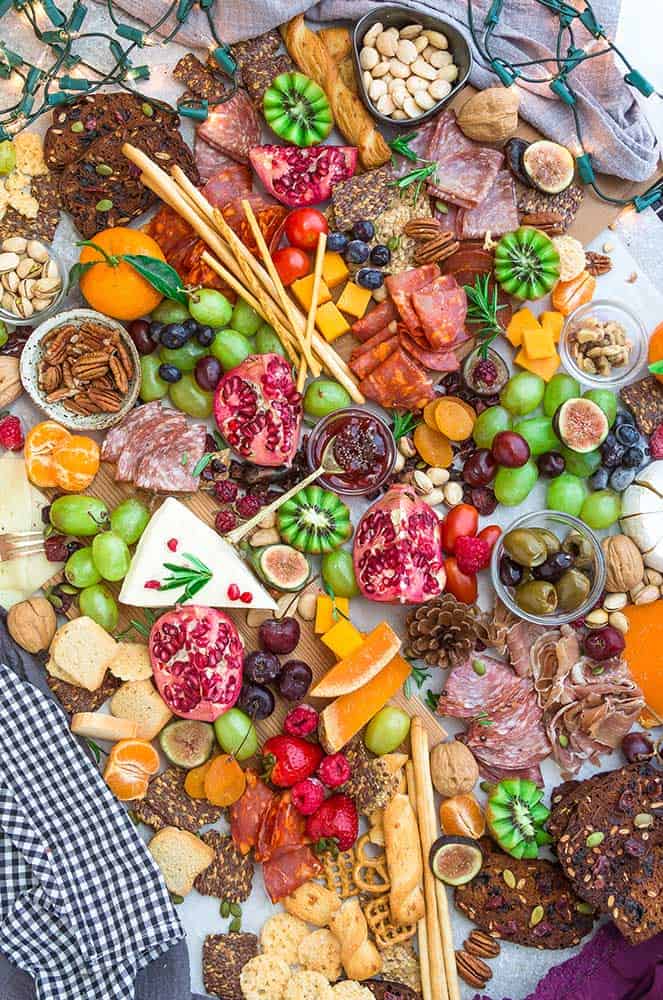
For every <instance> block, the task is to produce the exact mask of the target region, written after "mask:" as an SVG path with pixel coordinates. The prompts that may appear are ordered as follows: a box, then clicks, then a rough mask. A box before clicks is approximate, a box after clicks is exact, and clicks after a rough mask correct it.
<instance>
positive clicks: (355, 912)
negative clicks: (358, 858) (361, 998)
mask: <svg viewBox="0 0 663 1000" xmlns="http://www.w3.org/2000/svg"><path fill="white" fill-rule="evenodd" d="M329 928H330V930H331V931H332V933H333V934H335V935H336V937H337V938H338V940H339V944H340V945H341V962H342V963H343V968H344V969H345V974H346V976H347V977H348V979H372V978H373V976H377V975H379V974H380V972H381V971H382V958H381V956H380V952H379V951H378V950H377V948H376V947H375V945H374V944H373V942H372V941H371V940H370V939H369V937H368V925H367V923H366V917H365V916H364V914H363V913H362V909H361V906H360V905H359V900H358V899H357V897H356V896H352V897H351V898H350V899H346V900H345V902H344V903H343V905H342V906H341V909H340V910H337V911H336V913H335V914H334V915H333V917H332V918H331V920H330V921H329Z"/></svg>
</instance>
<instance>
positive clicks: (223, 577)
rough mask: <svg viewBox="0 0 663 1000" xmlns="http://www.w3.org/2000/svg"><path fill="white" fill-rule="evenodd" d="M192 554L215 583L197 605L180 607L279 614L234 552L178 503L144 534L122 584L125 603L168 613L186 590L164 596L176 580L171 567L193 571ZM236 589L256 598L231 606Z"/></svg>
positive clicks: (170, 502) (166, 506)
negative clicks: (167, 584)
mask: <svg viewBox="0 0 663 1000" xmlns="http://www.w3.org/2000/svg"><path fill="white" fill-rule="evenodd" d="M187 554H188V555H192V556H194V557H196V558H197V559H199V560H200V561H201V562H202V563H204V564H205V566H206V567H207V568H208V569H209V570H210V572H211V573H212V577H211V579H210V580H209V581H208V582H207V583H205V585H204V586H203V587H202V588H201V589H200V590H199V591H198V592H197V593H196V594H195V596H194V597H193V598H192V599H190V600H187V601H184V602H180V603H184V604H203V605H207V606H208V607H211V608H243V609H245V610H246V609H247V608H261V609H264V610H268V611H273V610H274V609H275V608H276V604H275V602H274V601H273V600H272V598H271V597H270V596H269V594H268V593H267V591H266V590H265V588H264V587H263V586H262V584H261V583H259V582H258V580H257V578H256V577H255V575H254V574H253V573H252V571H251V570H250V569H249V567H248V566H247V565H246V563H245V562H244V561H243V560H242V559H240V557H239V556H238V555H237V553H236V552H235V550H234V549H233V547H232V546H231V545H229V544H228V542H225V541H224V540H223V538H221V537H220V535H218V534H217V533H216V531H214V530H213V529H212V528H210V527H208V526H207V525H206V524H205V523H204V522H203V521H201V520H200V518H199V517H197V516H196V515H195V514H194V513H192V511H190V510H189V508H188V507H185V506H184V504H183V503H180V501H179V500H175V499H174V498H173V497H168V499H167V500H165V501H164V503H163V504H162V505H161V507H160V508H159V510H158V511H157V512H156V513H155V514H153V515H152V518H151V519H150V523H149V524H148V526H147V528H146V529H145V531H144V532H143V534H142V536H141V539H140V541H139V542H138V546H137V548H136V551H135V553H134V557H133V559H132V560H131V566H130V567H129V572H128V573H127V575H126V576H125V578H124V583H123V584H122V590H121V591H120V596H119V600H120V602H121V603H122V604H129V605H133V606H134V607H137V608H164V607H169V606H171V605H173V604H175V602H176V601H177V600H178V598H179V597H180V595H181V594H182V589H181V588H180V589H175V590H159V589H158V587H157V584H162V583H163V582H164V581H165V579H166V578H167V577H169V576H171V575H172V571H171V570H168V569H166V567H165V565H164V564H165V563H172V564H173V565H175V566H185V567H189V566H190V565H191V564H190V561H189V560H188V559H187V558H186V557H187ZM148 584H149V586H148ZM233 584H234V585H235V586H236V587H237V588H238V591H239V593H240V594H247V593H248V594H250V595H251V600H250V601H248V600H247V601H246V602H244V601H242V600H240V599H239V597H238V598H237V599H236V600H231V598H229V597H228V590H229V588H231V587H232V586H233Z"/></svg>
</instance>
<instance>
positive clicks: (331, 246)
mask: <svg viewBox="0 0 663 1000" xmlns="http://www.w3.org/2000/svg"><path fill="white" fill-rule="evenodd" d="M347 245H348V238H347V236H346V235H345V233H330V234H329V236H328V237H327V249H328V250H332V251H333V252H334V253H343V251H344V250H345V248H346V246H347Z"/></svg>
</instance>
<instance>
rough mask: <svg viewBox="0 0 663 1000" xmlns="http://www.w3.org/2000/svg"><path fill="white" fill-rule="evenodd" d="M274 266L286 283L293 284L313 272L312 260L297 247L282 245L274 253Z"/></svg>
mask: <svg viewBox="0 0 663 1000" xmlns="http://www.w3.org/2000/svg"><path fill="white" fill-rule="evenodd" d="M272 260H273V261H274V267H275V268H276V270H277V271H278V275H279V278H280V279H281V281H282V282H283V284H284V285H291V284H292V283H293V281H296V280H297V278H304V277H306V275H307V274H310V273H311V261H310V260H309V258H308V257H307V255H306V254H305V253H304V251H303V250H299V249H298V248H297V247H282V248H281V249H280V250H275V251H274V253H273V254H272Z"/></svg>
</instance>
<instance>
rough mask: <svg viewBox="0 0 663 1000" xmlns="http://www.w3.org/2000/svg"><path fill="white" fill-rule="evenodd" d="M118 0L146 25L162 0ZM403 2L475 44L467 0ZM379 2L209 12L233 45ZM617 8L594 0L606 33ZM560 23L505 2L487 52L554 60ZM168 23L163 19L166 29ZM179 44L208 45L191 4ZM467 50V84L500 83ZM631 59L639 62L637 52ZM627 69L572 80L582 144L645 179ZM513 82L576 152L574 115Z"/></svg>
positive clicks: (233, 4)
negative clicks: (295, 20)
mask: <svg viewBox="0 0 663 1000" xmlns="http://www.w3.org/2000/svg"><path fill="white" fill-rule="evenodd" d="M116 2H117V3H118V6H120V7H122V8H123V9H124V10H126V11H127V12H129V13H130V14H131V15H132V16H134V17H135V18H137V19H138V20H143V21H145V23H147V24H153V23H155V22H156V20H157V18H158V16H159V15H160V14H161V13H162V12H163V0H116ZM401 3H403V5H404V6H407V7H410V8H412V9H413V10H415V11H416V10H422V11H426V12H428V13H433V14H439V15H440V16H442V17H445V18H449V19H450V20H452V21H455V22H456V23H457V24H458V26H459V28H460V29H461V30H462V31H463V32H464V34H465V36H466V37H467V39H468V41H469V42H470V44H471V45H472V43H471V39H470V35H469V31H468V28H467V0H444V2H442V0H401ZM376 5H377V6H378V7H379V6H380V4H379V3H377V4H376V0H320V2H319V3H315V2H314V0H217V2H216V4H215V6H214V8H213V16H214V18H215V26H216V30H217V32H218V34H219V36H220V37H221V38H222V39H223V40H224V41H226V42H235V41H239V40H240V39H244V38H253V37H255V36H256V35H260V34H262V33H263V32H264V31H267V30H268V29H269V28H273V27H275V26H276V25H279V24H282V23H283V22H284V21H287V20H289V19H290V18H291V17H294V16H295V15H296V14H301V13H303V12H306V13H307V17H309V18H310V19H311V20H315V21H325V22H330V21H348V22H352V21H357V19H358V18H359V17H361V16H362V15H363V14H365V13H366V12H367V11H370V10H374V9H375V7H376ZM575 5H576V6H578V7H579V8H581V7H583V6H584V4H582V3H581V2H580V0H576V3H575ZM489 7H490V0H474V4H473V10H474V20H475V25H476V26H477V29H480V28H481V26H482V25H483V21H484V18H485V15H486V11H487V9H488V8H489ZM620 7H621V2H620V0H594V3H593V8H594V11H595V14H596V17H597V19H598V20H599V22H600V23H601V24H602V25H603V26H604V28H605V30H606V32H607V34H608V35H609V37H611V38H614V36H615V32H616V30H617V24H618V22H619V12H620ZM627 16H628V14H627ZM558 25H559V20H558V19H557V18H555V17H554V16H553V14H552V13H551V12H550V11H547V10H546V9H545V8H544V7H542V6H540V5H539V4H535V3H534V0H505V4H504V11H503V13H502V17H501V20H500V24H499V26H498V30H497V31H496V32H495V34H494V35H493V36H492V43H491V48H492V51H493V52H494V54H495V55H496V56H499V57H501V58H503V59H505V60H507V61H513V62H520V61H523V60H526V59H543V58H552V57H553V53H554V46H555V41H556V32H557V27H558ZM168 28H169V25H168V23H167V24H166V25H164V29H163V30H168ZM574 31H575V34H576V44H577V45H578V46H579V47H586V48H588V50H591V49H592V48H593V47H596V46H598V47H599V48H604V47H605V43H604V42H600V41H595V40H594V39H593V38H592V36H591V35H590V34H589V33H588V32H587V31H586V30H585V29H584V28H583V26H582V25H581V24H580V22H574ZM479 37H480V31H479ZM177 41H178V42H180V43H181V44H183V45H188V46H190V47H192V48H204V49H207V48H209V45H210V36H209V26H208V24H207V18H206V17H205V15H204V13H203V12H202V11H201V10H199V9H198V8H195V9H194V10H193V11H192V12H191V14H190V15H189V18H188V20H187V22H186V23H185V24H184V26H183V28H182V30H181V31H180V32H179V34H178V35H177ZM472 50H473V54H474V58H475V62H474V69H473V71H472V75H471V78H470V79H471V82H472V84H474V86H476V87H489V86H495V85H496V84H497V85H499V80H498V79H497V77H496V76H495V75H494V74H493V73H492V72H490V71H489V70H487V69H486V68H484V66H483V65H482V63H481V61H480V59H479V55H478V52H477V51H476V49H475V47H474V46H473V45H472ZM626 55H627V56H628V55H629V53H626ZM630 56H631V61H632V62H634V64H635V65H636V67H637V52H635V53H631V54H630ZM620 67H621V64H620ZM537 70H540V72H541V76H548V75H550V72H551V71H550V70H546V69H544V68H542V67H533V68H530V71H529V73H528V75H532V76H534V75H535V72H536V71H537ZM624 72H625V71H624V70H623V69H622V70H621V71H620V69H618V68H617V65H616V64H615V61H614V59H613V57H612V55H606V56H601V57H599V58H596V59H590V60H588V61H587V62H585V63H583V64H582V65H580V66H579V67H578V68H577V69H576V70H574V71H573V73H572V74H571V76H570V77H569V80H570V82H571V83H572V84H573V88H574V90H575V91H576V93H577V95H578V111H579V114H580V120H581V123H582V130H583V136H584V139H585V147H586V149H587V150H588V151H590V152H591V154H592V157H593V162H594V165H595V167H596V169H597V170H600V171H601V172H602V173H606V174H612V175H614V176H615V177H621V178H624V179H625V180H630V181H644V180H647V178H649V177H650V176H651V175H652V173H653V172H654V170H655V169H656V165H657V162H658V156H659V150H658V146H657V142H656V137H655V135H654V132H653V131H652V129H651V127H650V125H649V123H648V122H647V120H646V118H645V115H644V113H643V111H642V109H641V107H640V105H639V104H638V101H637V100H636V97H635V94H634V92H633V91H632V90H631V89H630V88H629V87H628V86H627V85H626V84H625V83H624V81H623V74H624ZM518 87H519V90H520V94H521V106H520V113H521V115H522V117H523V118H524V119H525V120H526V121H528V122H530V124H532V125H533V126H534V127H535V128H536V129H538V130H539V131H540V132H541V133H542V134H543V135H545V136H547V137H548V138H550V139H554V140H555V141H557V142H561V143H562V144H563V145H570V146H571V148H572V149H575V147H576V145H577V143H576V133H575V129H574V126H573V120H572V115H571V112H570V110H569V109H568V108H567V107H566V106H565V105H564V104H562V103H561V101H559V99H558V98H556V97H555V96H554V94H553V93H552V92H551V91H550V90H549V88H548V86H547V84H524V83H520V84H518ZM578 152H579V150H578Z"/></svg>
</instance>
